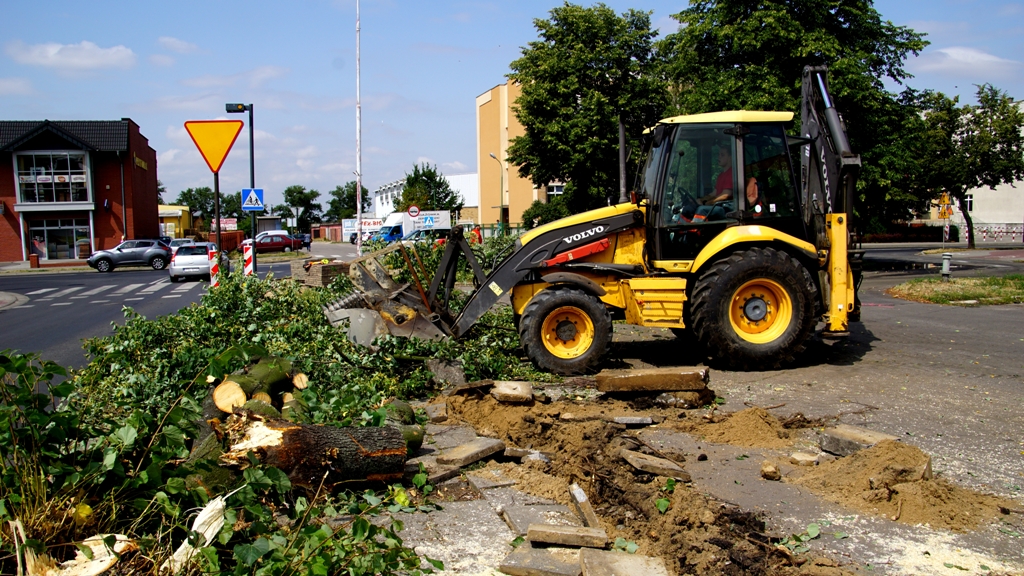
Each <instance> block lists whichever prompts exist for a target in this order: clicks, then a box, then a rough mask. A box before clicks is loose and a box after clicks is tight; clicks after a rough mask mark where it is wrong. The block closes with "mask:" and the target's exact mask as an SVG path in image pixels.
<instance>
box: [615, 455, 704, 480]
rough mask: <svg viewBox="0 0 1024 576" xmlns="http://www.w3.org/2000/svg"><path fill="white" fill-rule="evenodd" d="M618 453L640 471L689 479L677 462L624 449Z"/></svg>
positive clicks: (687, 473)
mask: <svg viewBox="0 0 1024 576" xmlns="http://www.w3.org/2000/svg"><path fill="white" fill-rule="evenodd" d="M619 454H620V455H621V456H622V459H623V460H625V461H626V462H629V464H630V465H631V466H632V467H634V468H636V469H637V470H640V471H641V472H647V473H648V474H657V475H658V476H665V477H668V478H676V479H678V480H682V481H683V482H689V481H690V473H689V472H687V471H686V470H683V469H682V468H680V467H679V465H678V464H676V463H675V462H673V461H671V460H666V459H664V458H658V457H656V456H648V455H647V454H642V453H640V452H634V451H633V450H625V449H623V450H622V451H621V452H620V453H619Z"/></svg>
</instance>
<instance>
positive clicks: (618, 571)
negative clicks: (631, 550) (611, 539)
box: [580, 548, 669, 576]
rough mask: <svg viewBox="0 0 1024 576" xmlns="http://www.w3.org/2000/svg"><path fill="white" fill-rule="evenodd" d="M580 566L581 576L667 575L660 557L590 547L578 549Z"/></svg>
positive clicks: (667, 572)
mask: <svg viewBox="0 0 1024 576" xmlns="http://www.w3.org/2000/svg"><path fill="white" fill-rule="evenodd" d="M580 568H581V569H582V573H583V576H635V575H637V574H643V576H669V571H668V569H667V568H665V562H664V561H663V560H662V559H661V558H652V557H650V556H637V555H636V554H626V553H625V552H609V551H607V550H594V549H592V548H584V549H582V550H580Z"/></svg>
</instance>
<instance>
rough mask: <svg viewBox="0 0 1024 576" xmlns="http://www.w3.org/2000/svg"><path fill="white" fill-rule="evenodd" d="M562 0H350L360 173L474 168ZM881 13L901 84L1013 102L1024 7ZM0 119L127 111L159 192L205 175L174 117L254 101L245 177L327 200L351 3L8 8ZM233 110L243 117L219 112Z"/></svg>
mask: <svg viewBox="0 0 1024 576" xmlns="http://www.w3.org/2000/svg"><path fill="white" fill-rule="evenodd" d="M606 4H607V5H609V6H611V7H612V8H614V9H615V10H616V11H618V12H622V11H624V10H626V9H628V8H638V9H644V10H653V11H654V14H653V16H652V20H653V21H654V22H655V24H656V26H657V27H658V28H659V29H660V30H661V31H662V33H663V34H664V33H669V32H672V31H674V30H675V23H674V21H673V20H671V19H670V18H669V15H670V14H672V13H676V12H679V11H680V10H682V9H683V8H685V7H686V5H687V3H686V2H685V1H676V2H667V1H662V0H646V1H644V0H640V1H632V2H623V1H618V0H612V1H608V2H606ZM557 5H560V3H559V2H555V1H553V0H547V1H539V0H519V1H516V2H492V1H486V0H484V1H473V2H469V1H462V0H435V1H433V2H411V1H401V0H378V1H374V0H362V2H361V17H362V18H361V19H362V109H363V154H362V167H363V184H364V186H365V187H366V188H368V189H370V190H373V189H375V188H376V187H378V186H380V185H382V184H384V183H387V182H390V181H393V180H396V179H398V178H401V177H403V175H404V174H405V172H407V171H411V169H412V166H413V164H414V163H416V162H430V163H432V164H436V165H437V166H438V167H439V169H440V170H441V171H442V172H443V173H445V174H463V173H468V172H475V171H476V158H475V155H476V141H475V129H476V127H475V122H476V116H475V110H474V101H475V97H476V96H477V95H479V94H481V93H483V92H485V91H486V90H488V89H490V88H491V87H493V86H495V85H498V84H501V83H503V82H504V75H505V74H506V73H507V72H508V64H509V63H510V62H511V61H512V60H514V59H515V58H517V57H518V56H519V53H520V47H522V46H525V45H526V44H527V43H528V42H530V41H531V40H534V39H535V38H536V30H535V29H534V27H533V19H534V18H539V17H540V18H543V17H546V16H547V15H548V11H549V10H550V9H551V8H552V7H554V6H557ZM875 7H876V9H878V11H879V12H880V13H881V14H882V16H883V17H884V18H887V19H889V20H892V21H893V22H894V23H896V24H900V25H907V26H910V27H912V28H914V29H915V30H918V31H921V32H927V33H928V39H929V40H930V41H931V42H932V44H931V46H929V47H928V48H927V49H926V50H925V51H924V52H923V53H922V54H921V56H920V57H918V58H914V59H912V60H911V61H909V62H908V64H907V68H908V69H909V70H910V71H911V72H912V73H914V74H915V76H916V77H915V78H914V79H912V80H911V81H910V85H911V86H914V87H916V88H933V89H937V90H942V91H944V92H946V93H948V94H960V95H962V96H963V97H964V98H965V99H968V100H971V99H972V97H973V94H974V91H975V88H974V84H978V83H984V82H990V83H992V84H994V85H995V86H997V87H999V88H1002V89H1004V90H1006V91H1008V92H1009V93H1010V94H1011V95H1013V96H1014V97H1016V98H1018V99H1021V98H1024V2H1004V1H998V0H995V1H987V0H880V1H878V2H876V4H875ZM3 28H4V31H3V32H2V33H0V110H2V112H0V117H2V119H4V120H42V119H51V120H68V119H76V120H108V119H118V118H122V117H130V118H132V119H133V120H135V121H136V122H137V123H138V124H139V125H140V126H141V128H142V133H143V134H144V135H145V136H147V137H148V138H149V141H150V145H151V146H153V148H154V149H155V150H156V151H157V154H158V159H159V160H158V163H159V177H160V179H161V180H162V181H163V183H164V184H165V185H166V187H167V190H168V194H167V200H173V199H174V198H175V197H176V196H177V193H178V191H180V190H183V189H185V188H188V187H195V186H212V185H213V177H212V175H211V174H210V172H209V170H208V169H207V168H206V165H205V163H204V162H203V160H202V159H201V157H200V156H199V153H198V152H197V151H196V150H195V147H194V145H193V144H192V142H191V140H190V139H189V137H188V135H187V134H186V132H185V130H184V127H183V123H184V122H185V121H186V120H201V119H214V118H227V117H228V116H227V115H226V114H225V113H224V104H225V103H226V102H244V103H250V102H251V103H253V104H254V110H255V130H256V137H255V148H256V185H257V187H261V188H264V189H265V190H266V191H267V201H268V202H270V203H278V202H280V201H281V199H282V195H281V191H282V190H283V189H284V188H285V187H287V186H289V185H291V184H301V185H304V186H306V187H309V188H315V189H317V190H319V191H320V192H321V193H323V194H325V195H326V192H327V191H328V190H331V189H332V188H334V186H336V185H339V184H344V183H345V182H348V181H350V180H354V179H355V178H354V176H353V171H354V170H355V0H336V1H328V0H323V1H319V0H316V1H314V0H300V1H295V2H289V3H283V2H265V1H260V0H253V1H249V2H234V1H221V2H196V1H192V0H177V1H175V2H164V1H155V2H132V3H127V2H115V1H110V0H94V1H91V2H81V1H76V2H70V1H63V0H52V1H45V2H17V3H6V4H5V7H4V27H3ZM231 118H238V119H242V118H246V117H245V116H243V115H232V116H231ZM247 134H248V132H247V129H246V130H245V131H243V133H242V135H241V136H240V137H239V139H238V141H237V142H236V144H235V148H234V149H233V150H232V152H231V154H230V155H229V156H228V158H227V160H226V161H225V163H224V166H223V168H222V169H221V188H222V190H223V191H225V192H227V191H232V190H238V189H240V188H243V187H247V186H248V183H249V158H248V136H247Z"/></svg>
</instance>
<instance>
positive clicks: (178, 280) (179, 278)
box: [171, 276, 183, 284]
mask: <svg viewBox="0 0 1024 576" xmlns="http://www.w3.org/2000/svg"><path fill="white" fill-rule="evenodd" d="M182 280H183V278H182V277H181V276H171V282H172V283H174V284H177V283H178V282H181V281H182Z"/></svg>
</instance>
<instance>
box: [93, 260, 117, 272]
mask: <svg viewBox="0 0 1024 576" xmlns="http://www.w3.org/2000/svg"><path fill="white" fill-rule="evenodd" d="M113 269H114V263H113V262H111V261H110V260H108V259H106V258H100V259H99V260H97V261H96V270H97V271H99V272H110V271H111V270H113Z"/></svg>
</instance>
